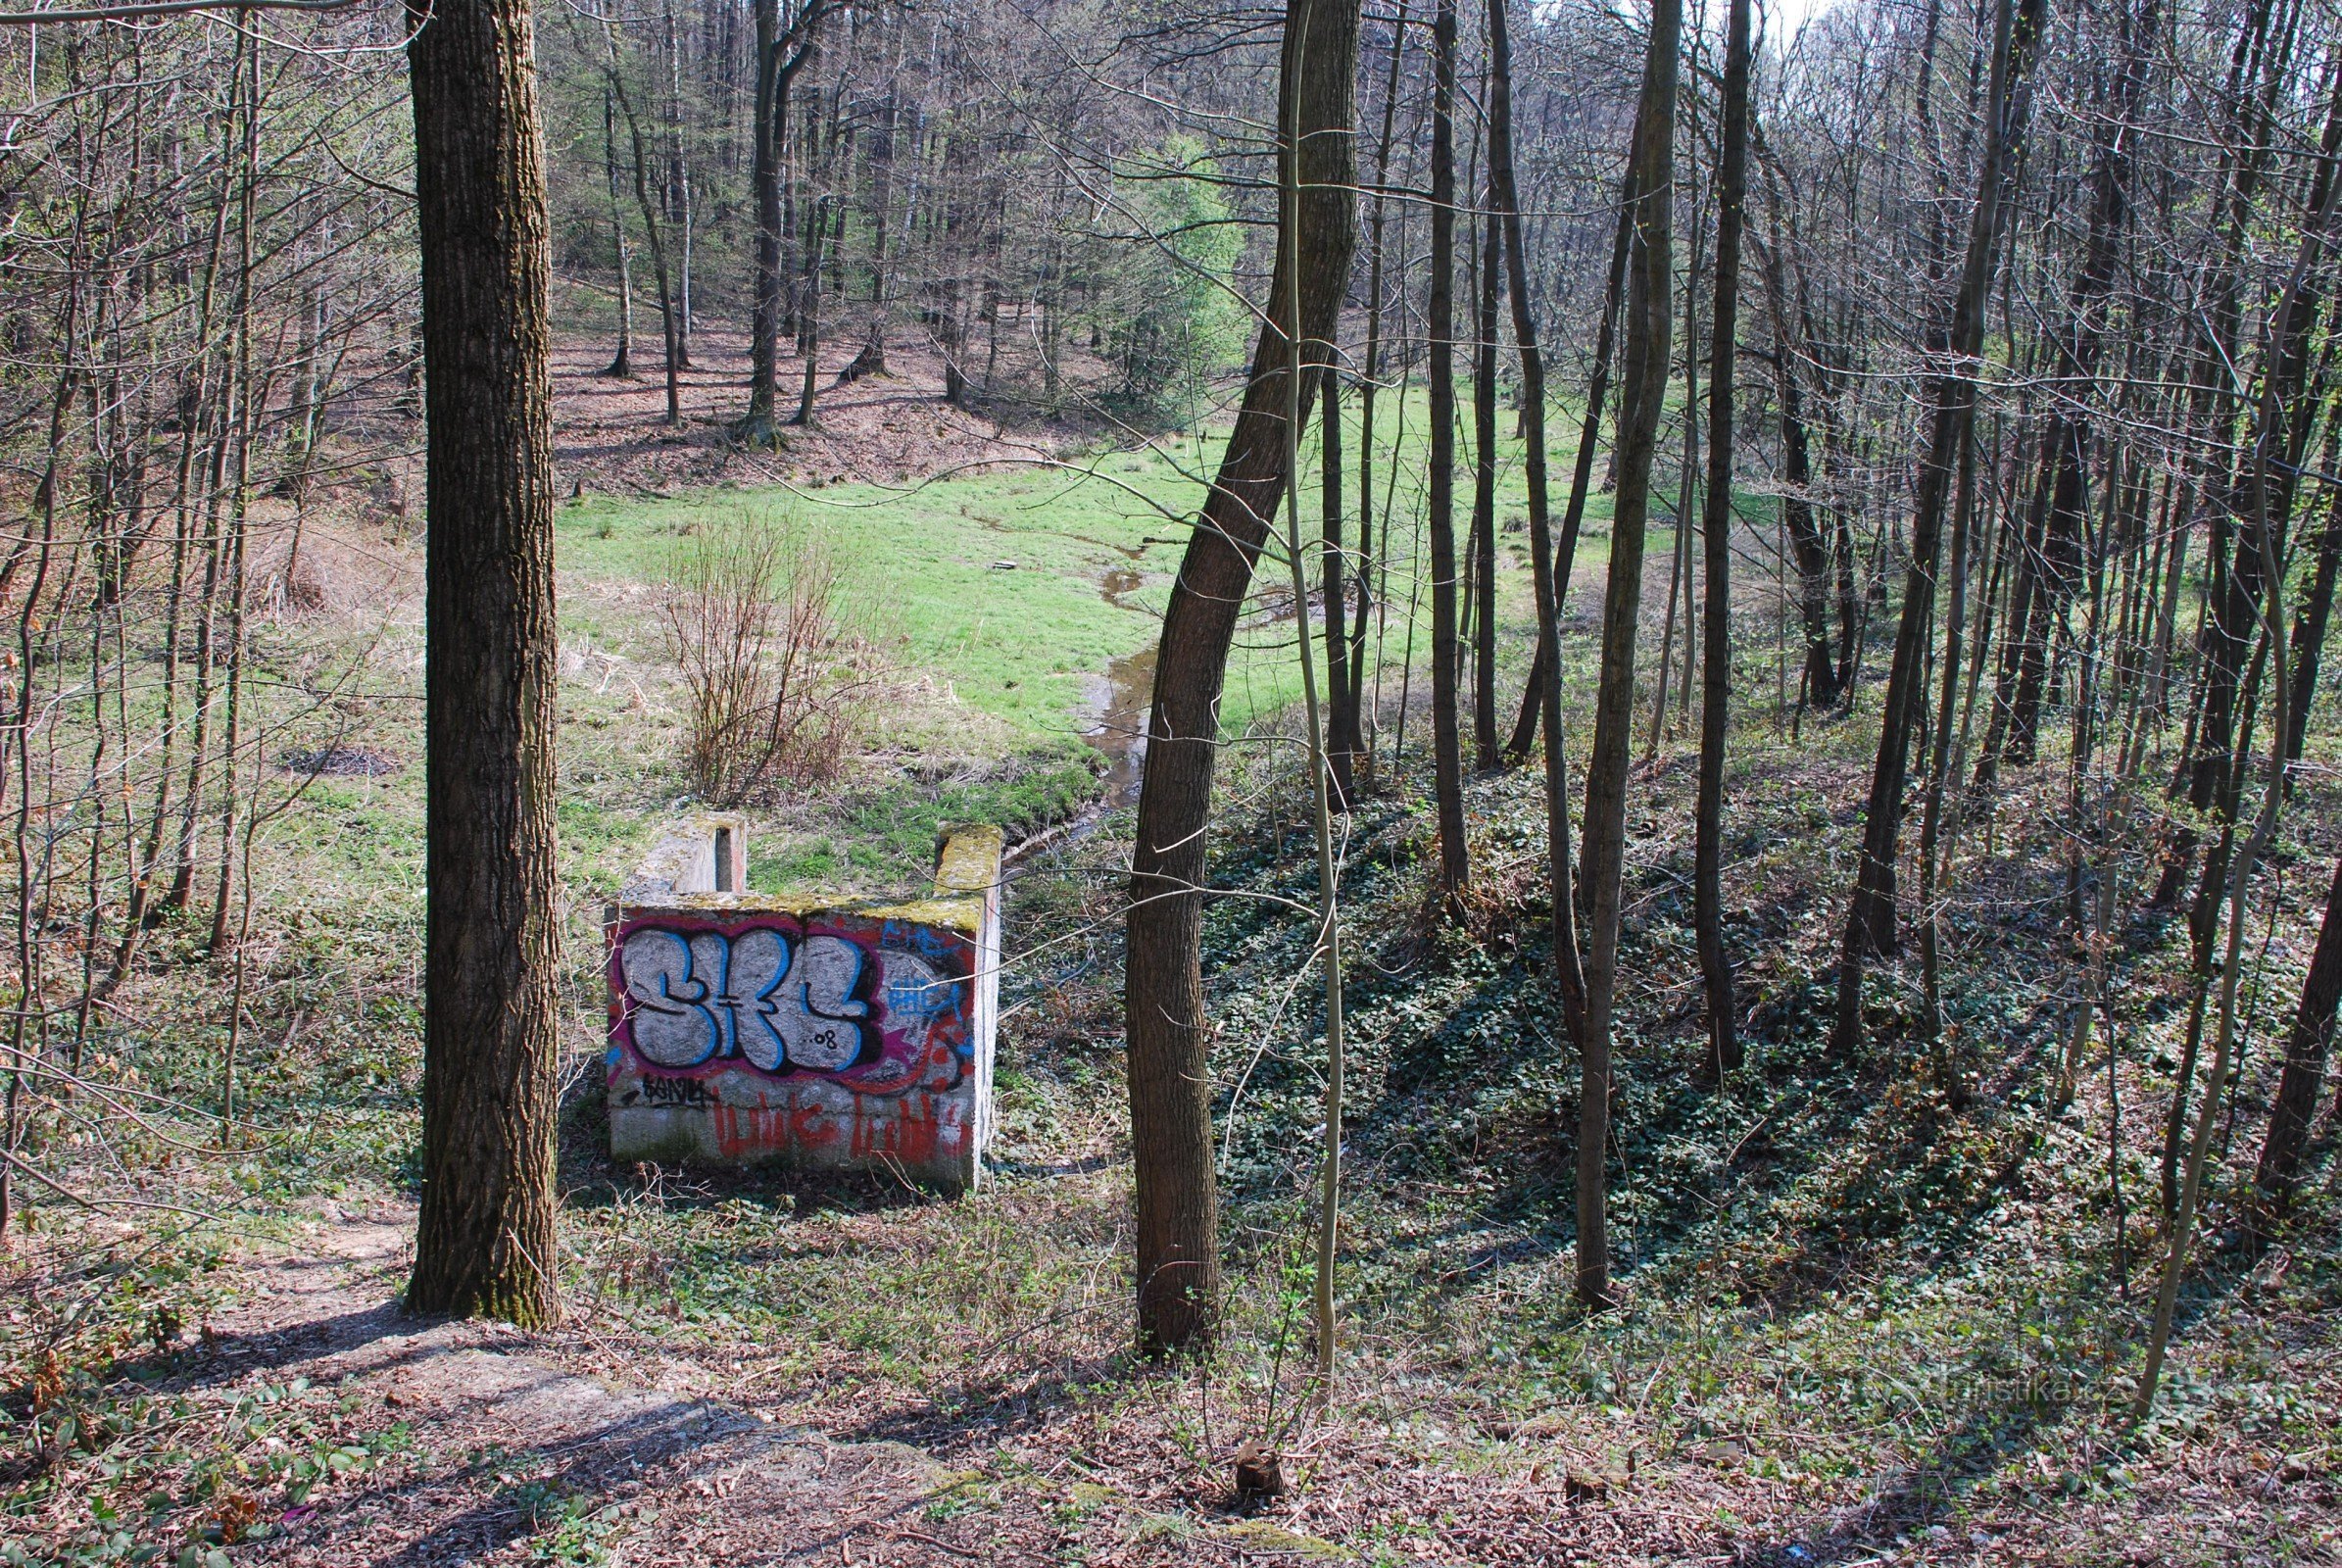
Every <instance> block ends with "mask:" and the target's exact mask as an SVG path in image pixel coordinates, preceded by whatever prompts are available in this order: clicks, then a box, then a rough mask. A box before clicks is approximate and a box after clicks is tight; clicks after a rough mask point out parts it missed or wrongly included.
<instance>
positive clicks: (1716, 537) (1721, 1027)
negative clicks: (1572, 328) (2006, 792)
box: [1691, 0, 1749, 1076]
mask: <svg viewBox="0 0 2342 1568" xmlns="http://www.w3.org/2000/svg"><path fill="white" fill-rule="evenodd" d="M1748 11H1749V0H1732V7H1731V15H1730V20H1729V22H1728V23H1727V25H1726V42H1725V53H1724V124H1723V135H1724V146H1723V148H1722V151H1721V154H1720V157H1719V159H1718V163H1717V169H1716V308H1715V311H1714V313H1713V314H1712V316H1711V325H1710V331H1711V333H1712V336H1711V337H1710V339H1709V341H1710V343H1711V344H1712V345H1713V349H1712V351H1711V352H1712V353H1713V355H1714V358H1713V359H1712V360H1710V362H1709V365H1708V378H1709V381H1708V493H1707V498H1706V504H1705V506H1704V507H1703V509H1702V515H1701V517H1700V539H1701V544H1702V550H1703V553H1704V556H1705V560H1704V564H1703V565H1702V568H1701V569H1702V573H1703V579H1702V587H1703V592H1704V595H1705V598H1706V604H1705V606H1704V607H1703V614H1704V617H1705V619H1706V621H1707V627H1706V630H1707V640H1706V644H1705V646H1704V647H1703V648H1702V650H1701V663H1700V678H1701V681H1702V685H1701V688H1700V707H1699V798H1698V801H1697V803H1696V805H1695V807H1694V809H1693V812H1692V816H1693V822H1692V884H1691V886H1692V929H1693V933H1694V935H1695V936H1696V938H1697V941H1698V945H1699V972H1700V980H1701V983H1702V985H1703V986H1704V987H1705V988H1706V990H1707V998H1708V1046H1709V1049H1710V1051H1711V1052H1712V1053H1713V1054H1714V1055H1715V1062H1716V1070H1717V1072H1718V1074H1719V1075H1720V1076H1721V1075H1722V1074H1724V1073H1727V1072H1730V1071H1732V1070H1733V1069H1734V1068H1736V1067H1738V1066H1739V1065H1740V1037H1739V1033H1738V1031H1737V1030H1736V1029H1735V1028H1734V1027H1733V1022H1734V1020H1733V1017H1732V959H1731V957H1730V956H1727V955H1726V953H1725V951H1724V741H1725V727H1726V723H1727V721H1728V719H1729V718H1730V716H1731V703H1732V369H1733V355H1734V351H1735V348H1736V346H1737V334H1738V332H1739V329H1740V234H1741V229H1742V227H1743V226H1744V214H1743V211H1742V208H1743V205H1744V201H1745V198H1746V196H1747V191H1748V53H1749V44H1748V32H1749V17H1748Z"/></svg>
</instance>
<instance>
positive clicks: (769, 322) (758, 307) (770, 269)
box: [743, 0, 834, 439]
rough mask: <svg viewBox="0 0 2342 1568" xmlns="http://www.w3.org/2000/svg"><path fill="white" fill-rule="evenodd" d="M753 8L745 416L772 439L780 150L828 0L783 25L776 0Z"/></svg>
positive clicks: (758, 435) (810, 2)
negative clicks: (752, 240) (752, 208)
mask: <svg viewBox="0 0 2342 1568" xmlns="http://www.w3.org/2000/svg"><path fill="white" fill-rule="evenodd" d="M755 5H756V121H755V123H754V125H753V126H752V127H751V133H752V134H753V135H754V136H755V137H756V151H755V155H754V158H753V159H752V161H751V167H752V174H751V184H752V185H753V187H754V192H755V202H756V275H755V278H754V280H753V284H752V290H751V292H752V298H753V300H754V304H753V305H752V306H751V308H750V315H749V365H750V369H749V394H748V417H747V419H746V420H744V421H743V427H744V431H745V433H746V434H747V435H749V436H750V437H751V438H752V439H769V438H770V436H771V433H772V425H773V407H774V405H775V403H776V401H777V399H778V389H779V385H780V363H781V315H782V306H783V300H782V298H781V293H782V290H781V283H782V278H781V249H782V247H781V228H782V224H781V185H782V178H781V155H782V153H783V152H784V151H785V150H786V149H785V144H786V142H787V139H788V135H789V87H790V84H791V83H792V82H793V81H795V80H796V79H797V73H799V72H800V71H802V70H804V69H805V62H806V61H807V60H809V59H811V58H812V54H813V47H814V44H815V42H816V41H817V40H816V33H817V31H818V29H819V27H820V25H821V19H822V18H823V17H825V16H827V15H828V14H829V12H830V11H831V10H833V9H834V5H833V4H832V3H831V0H806V3H805V7H804V9H802V10H801V11H799V12H798V14H797V16H796V18H795V20H793V21H792V22H791V23H790V24H789V25H788V27H787V28H785V29H784V28H783V27H782V26H781V11H780V0H755Z"/></svg>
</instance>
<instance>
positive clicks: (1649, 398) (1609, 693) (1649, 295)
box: [1556, 0, 1683, 1305]
mask: <svg viewBox="0 0 2342 1568" xmlns="http://www.w3.org/2000/svg"><path fill="white" fill-rule="evenodd" d="M1682 32H1683V0H1652V5H1651V29H1650V48H1649V52H1648V54H1647V55H1646V57H1645V58H1644V61H1643V67H1642V94H1641V101H1640V103H1639V104H1638V105H1637V107H1636V109H1635V141H1634V150H1633V151H1632V153H1631V154H1630V155H1629V158H1628V169H1627V177H1628V179H1629V181H1630V182H1631V184H1632V186H1633V191H1634V200H1633V205H1632V212H1633V215H1634V224H1635V233H1634V240H1633V244H1634V247H1635V250H1634V255H1633V257H1632V259H1631V261H1630V263H1629V265H1628V268H1627V299H1626V339H1627V341H1626V354H1625V357H1624V358H1625V365H1624V373H1623V375H1622V376H1621V378H1620V386H1619V406H1618V448H1617V452H1618V500H1617V505H1616V507H1615V509H1614V510H1613V512H1612V514H1611V519H1612V520H1611V524H1610V584H1609V588H1608V590H1607V592H1606V593H1605V594H1604V604H1603V614H1602V678H1601V686H1600V690H1599V692H1598V694H1597V695H1596V697H1595V701H1594V733H1593V754H1592V758H1591V760H1589V761H1588V763H1587V765H1586V829H1585V834H1586V836H1585V847H1584V849H1583V850H1582V851H1581V853H1580V855H1579V865H1580V867H1581V876H1582V877H1583V880H1584V886H1585V899H1586V926H1587V937H1588V951H1587V957H1586V1035H1585V1039H1584V1041H1583V1042H1582V1044H1581V1047H1580V1051H1579V1074H1578V1193H1577V1208H1578V1282H1577V1289H1578V1297H1579V1299H1580V1300H1582V1301H1585V1302H1586V1303H1587V1304H1588V1305H1601V1304H1604V1303H1606V1302H1608V1301H1609V1299H1610V1236H1609V1230H1608V1223H1607V1202H1606V1199H1607V1194H1608V1175H1609V1172H1608V1168H1607V1165H1606V1161H1607V1159H1608V1157H1609V1152H1610V1055H1611V1040H1610V1021H1611V1011H1612V1007H1613V1005H1614V1002H1615V999H1616V997H1617V990H1618V927H1619V914H1620V910H1621V907H1622V898H1621V894H1622V873H1623V871H1624V869H1625V865H1624V860H1625V852H1626V837H1627V761H1628V749H1629V746H1630V743H1631V741H1632V739H1633V736H1632V733H1631V732H1632V730H1633V728H1634V724H1635V635H1636V633H1637V631H1638V630H1639V626H1640V621H1641V618H1642V558H1643V533H1644V527H1645V524H1646V523H1647V521H1648V519H1649V516H1650V502H1651V464H1652V460H1653V459H1654V457H1655V456H1656V455H1657V450H1658V438H1659V418H1660V415H1661V414H1662V412H1663V411H1664V409H1665V406H1666V403H1667V373H1668V359H1669V352H1668V351H1669V350H1670V348H1671V347H1672V346H1673V336H1674V323H1673V321H1671V320H1670V319H1669V318H1670V316H1671V314H1672V312H1671V310H1670V306H1671V304H1672V300H1671V298H1670V295H1671V292H1672V290H1673V287H1674V277H1673V273H1674V270H1675V269H1674V263H1673V255H1672V250H1671V246H1672V236H1673V231H1674V222H1673V217H1674V214H1673V208H1674V206H1675V102H1676V81H1677V76H1678V65H1679V62H1678V59H1677V56H1678V50H1679V45H1680V42H1681V35H1682ZM1556 891H1557V893H1558V891H1559V890H1556Z"/></svg>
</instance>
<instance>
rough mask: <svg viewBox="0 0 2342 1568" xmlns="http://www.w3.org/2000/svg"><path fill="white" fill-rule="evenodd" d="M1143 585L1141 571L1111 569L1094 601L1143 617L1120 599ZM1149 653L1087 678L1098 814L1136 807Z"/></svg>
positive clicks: (1149, 689)
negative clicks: (1099, 779) (1100, 785)
mask: <svg viewBox="0 0 2342 1568" xmlns="http://www.w3.org/2000/svg"><path fill="white" fill-rule="evenodd" d="M1146 580H1147V574H1146V573H1145V572H1142V571H1136V570H1133V569H1132V568H1130V567H1128V566H1117V567H1115V568H1114V569H1113V570H1111V571H1109V572H1107V573H1106V574H1105V576H1104V577H1103V578H1102V579H1101V580H1100V581H1099V584H1098V596H1099V597H1100V598H1102V599H1103V600H1105V602H1106V603H1107V604H1109V605H1112V606H1113V607H1114V608H1115V609H1117V610H1128V611H1131V612H1134V613H1142V614H1143V613H1145V612H1144V611H1141V610H1140V608H1139V607H1138V606H1137V605H1134V604H1132V603H1130V602H1129V600H1128V598H1127V597H1126V596H1128V595H1130V594H1133V593H1136V592H1137V591H1138V589H1139V585H1140V584H1141V583H1143V582H1145V581H1146ZM1155 652H1156V650H1155V647H1154V645H1153V644H1151V643H1150V644H1148V645H1147V647H1145V648H1142V649H1140V650H1139V651H1138V652H1137V653H1135V654H1130V655H1126V656H1125V657H1123V658H1121V659H1117V660H1115V661H1114V662H1112V663H1111V664H1108V665H1107V666H1106V672H1105V674H1104V675H1102V676H1093V677H1092V681H1093V683H1094V687H1095V688H1096V689H1095V690H1094V692H1093V694H1092V697H1091V704H1090V706H1094V707H1095V708H1096V709H1097V713H1098V716H1097V717H1096V718H1095V719H1093V720H1092V721H1091V724H1090V727H1089V728H1088V729H1087V730H1085V731H1084V732H1083V736H1082V738H1083V739H1084V740H1087V741H1088V742H1089V743H1090V744H1091V745H1092V746H1095V747H1097V748H1098V751H1100V752H1102V753H1103V754H1104V755H1105V759H1106V778H1105V794H1104V796H1103V797H1102V798H1101V799H1100V801H1099V802H1098V810H1100V811H1111V810H1117V809H1121V808H1123V807H1126V806H1136V805H1137V804H1138V802H1139V781H1140V780H1141V779H1142V778H1144V777H1145V776H1146V771H1147V711H1148V710H1149V709H1150V708H1151V707H1152V706H1153V703H1154V658H1155Z"/></svg>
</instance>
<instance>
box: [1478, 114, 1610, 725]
mask: <svg viewBox="0 0 2342 1568" xmlns="http://www.w3.org/2000/svg"><path fill="white" fill-rule="evenodd" d="M1509 101H1510V95H1509V93H1508V94H1507V102H1508V103H1509ZM1516 205H1517V204H1516ZM1519 216H1520V215H1519V214H1518V213H1515V214H1514V215H1513V220H1514V221H1515V222H1516V223H1517V222H1518V221H1519ZM1634 233H1635V185H1634V181H1633V177H1632V176H1629V179H1628V181H1627V182H1626V184H1625V185H1624V186H1622V188H1621V189H1620V191H1619V196H1618V224H1617V228H1616V230H1615V232H1614V233H1613V235H1612V237H1611V242H1610V281H1609V283H1608V285H1607V286H1606V287H1605V288H1604V290H1603V293H1602V323H1601V326H1600V328H1599V329H1598V330H1597V331H1596V332H1595V334H1594V362H1593V367H1592V368H1591V370H1590V371H1589V372H1588V373H1587V375H1586V418H1585V420H1584V422H1583V423H1581V424H1580V425H1579V426H1578V453H1577V458H1576V460H1575V461H1574V462H1573V463H1572V464H1571V466H1570V498H1569V500H1568V502H1567V503H1566V504H1565V505H1564V507H1563V509H1562V515H1561V542H1560V543H1559V544H1558V545H1556V546H1554V547H1553V548H1554V549H1555V551H1556V552H1557V554H1556V555H1555V557H1554V561H1553V595H1554V602H1553V615H1552V617H1550V619H1549V623H1547V624H1544V625H1540V626H1538V627H1537V656H1536V658H1535V659H1533V660H1532V661H1531V662H1530V665H1529V688H1528V690H1526V691H1524V692H1523V693H1522V694H1521V711H1520V715H1519V716H1518V717H1517V718H1515V719H1514V720H1513V733H1512V738H1511V739H1510V740H1508V741H1507V742H1506V743H1505V748H1504V749H1505V750H1506V751H1507V752H1508V753H1510V754H1511V755H1512V756H1514V757H1527V756H1528V755H1529V746H1530V743H1531V742H1532V741H1534V740H1535V739H1536V738H1537V723H1538V714H1539V713H1540V712H1541V711H1542V710H1543V704H1544V700H1545V699H1544V693H1545V688H1546V687H1547V686H1548V685H1549V684H1551V682H1552V677H1553V641H1554V639H1555V638H1556V637H1557V636H1559V635H1560V632H1559V628H1560V625H1561V621H1560V619H1559V616H1560V614H1561V612H1562V610H1563V608H1564V606H1565V604H1566V602H1567V601H1568V599H1569V596H1570V569H1571V567H1572V566H1574V565H1575V564H1577V557H1578V529H1579V526H1580V525H1581V524H1582V523H1583V522H1584V521H1585V519H1586V490H1587V488H1588V487H1589V486H1590V485H1591V483H1592V482H1593V471H1594V447H1595V445H1596V444H1597V443H1598V442H1599V440H1600V438H1601V434H1602V400H1603V399H1604V398H1605V397H1606V396H1607V395H1608V394H1609V391H1610V358H1611V351H1612V348H1613V346H1614V345H1615V344H1616V343H1617V341H1618V303H1619V299H1620V296H1621V294H1622V293H1623V292H1624V290H1625V288H1626V281H1627V251H1628V241H1629V240H1630V239H1632V238H1633V237H1634ZM1524 292H1525V289H1524V288H1523V285H1522V281H1521V279H1519V278H1516V279H1515V280H1514V285H1513V293H1514V295H1515V296H1516V300H1517V297H1518V296H1520V295H1521V294H1522V293H1524ZM1523 309H1524V307H1523V306H1522V305H1521V304H1519V303H1515V305H1514V307H1513V312H1514V316H1515V318H1516V319H1518V318H1519V316H1520V314H1521V312H1522V310H1523ZM1523 386H1524V388H1526V386H1527V382H1526V379H1524V382H1523ZM1523 402H1524V403H1526V402H1527V396H1526V392H1524V396H1523ZM1537 423H1538V424H1540V425H1542V424H1543V423H1544V416H1543V415H1542V414H1541V413H1540V414H1539V415H1538V416H1537ZM1538 461H1540V462H1541V461H1542V455H1541V454H1540V455H1539V459H1538ZM1615 461H1616V460H1615V457H1614V458H1613V462H1614V463H1615ZM1604 488H1605V489H1607V488H1609V487H1608V486H1604Z"/></svg>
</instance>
